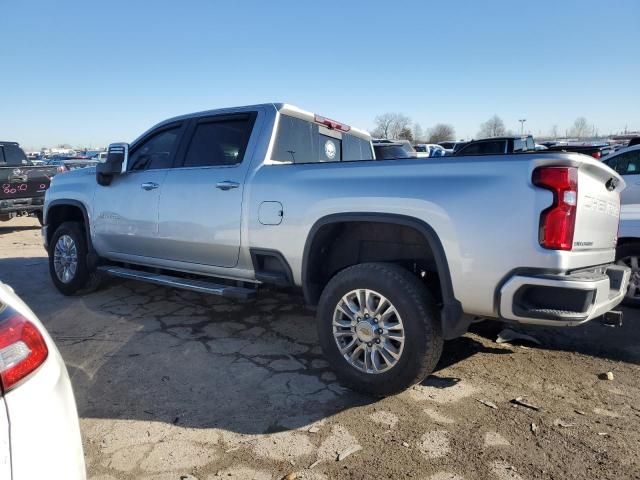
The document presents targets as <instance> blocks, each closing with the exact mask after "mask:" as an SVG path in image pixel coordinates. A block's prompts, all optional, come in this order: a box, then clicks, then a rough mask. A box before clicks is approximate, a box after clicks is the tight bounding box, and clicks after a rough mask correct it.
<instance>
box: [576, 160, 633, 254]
mask: <svg viewBox="0 0 640 480" xmlns="http://www.w3.org/2000/svg"><path fill="white" fill-rule="evenodd" d="M623 187H624V181H623V180H622V178H620V176H619V175H618V174H617V173H615V172H614V171H613V170H611V169H610V168H609V167H607V166H606V165H605V164H603V163H599V162H593V163H592V162H589V163H586V162H585V163H583V164H582V165H581V166H580V168H579V170H578V210H577V215H576V226H575V231H574V236H573V250H574V251H584V250H604V249H614V248H615V246H616V242H617V237H618V224H619V221H620V191H621V190H622V189H623Z"/></svg>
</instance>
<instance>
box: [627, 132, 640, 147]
mask: <svg viewBox="0 0 640 480" xmlns="http://www.w3.org/2000/svg"><path fill="white" fill-rule="evenodd" d="M636 145H640V135H639V136H637V137H633V138H632V139H631V140H629V143H627V147H635V146H636Z"/></svg>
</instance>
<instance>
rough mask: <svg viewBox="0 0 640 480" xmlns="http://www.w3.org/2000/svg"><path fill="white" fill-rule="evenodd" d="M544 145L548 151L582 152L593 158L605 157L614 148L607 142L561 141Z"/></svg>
mask: <svg viewBox="0 0 640 480" xmlns="http://www.w3.org/2000/svg"><path fill="white" fill-rule="evenodd" d="M545 146H546V147H547V150H548V151H552V152H575V153H582V154H583V155H589V156H591V157H593V158H595V159H601V158H602V157H606V156H607V155H609V153H611V152H613V150H614V149H613V147H611V146H610V145H609V144H589V143H574V142H569V143H565V142H562V143H556V144H551V145H545Z"/></svg>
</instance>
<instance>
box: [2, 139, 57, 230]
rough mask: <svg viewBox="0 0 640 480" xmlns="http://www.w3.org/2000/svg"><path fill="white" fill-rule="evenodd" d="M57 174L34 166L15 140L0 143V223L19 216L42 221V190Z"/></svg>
mask: <svg viewBox="0 0 640 480" xmlns="http://www.w3.org/2000/svg"><path fill="white" fill-rule="evenodd" d="M56 173H57V169H56V168H55V167H52V166H34V165H32V164H30V162H29V161H28V160H27V156H26V154H25V153H24V151H23V150H22V148H20V145H19V144H18V143H17V142H0V222H1V221H7V220H11V219H12V218H14V217H16V216H21V215H36V216H37V217H38V219H39V220H41V221H42V208H43V206H44V192H45V191H46V189H47V188H49V182H50V180H51V178H52V177H53V176H54V175H55V174H56Z"/></svg>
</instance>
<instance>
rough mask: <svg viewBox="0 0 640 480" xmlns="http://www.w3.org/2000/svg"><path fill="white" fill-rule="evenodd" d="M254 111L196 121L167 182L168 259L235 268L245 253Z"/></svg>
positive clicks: (163, 238)
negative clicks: (243, 238) (246, 194)
mask: <svg viewBox="0 0 640 480" xmlns="http://www.w3.org/2000/svg"><path fill="white" fill-rule="evenodd" d="M254 119H255V114H251V113H248V114H247V113H243V114H232V115H221V116H216V117H206V118H200V119H197V120H194V121H193V124H192V126H191V128H190V134H189V135H188V136H190V137H191V138H190V141H189V142H188V143H186V148H184V149H182V151H183V152H184V153H183V157H182V159H179V160H178V161H177V162H176V167H175V168H173V169H171V170H170V171H169V172H168V174H167V177H166V179H165V181H164V184H163V188H162V194H161V195H160V207H159V233H158V235H159V238H160V244H161V245H162V247H161V248H162V255H163V258H166V259H167V260H176V261H180V262H188V263H191V264H194V267H193V268H194V269H196V270H197V269H198V265H201V266H218V267H233V266H235V265H236V264H237V263H238V256H239V252H240V222H241V217H242V211H241V208H242V193H243V186H244V185H243V183H244V177H245V175H246V172H247V168H248V164H249V163H250V162H249V159H248V158H245V157H246V155H245V153H246V151H247V145H248V143H249V137H250V135H251V131H252V128H253V124H254Z"/></svg>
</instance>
